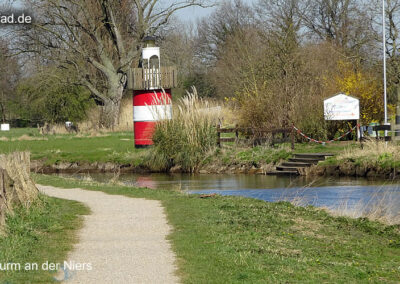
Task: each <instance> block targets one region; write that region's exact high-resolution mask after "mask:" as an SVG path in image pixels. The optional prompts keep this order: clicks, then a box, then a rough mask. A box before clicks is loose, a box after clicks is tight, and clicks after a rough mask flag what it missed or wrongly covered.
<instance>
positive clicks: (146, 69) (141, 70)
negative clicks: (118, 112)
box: [128, 37, 177, 148]
mask: <svg viewBox="0 0 400 284" xmlns="http://www.w3.org/2000/svg"><path fill="white" fill-rule="evenodd" d="M143 41H144V44H145V47H144V48H143V49H142V56H141V62H140V64H139V67H138V68H131V69H130V72H129V74H128V89H129V90H131V91H133V125H134V133H135V147H136V148H141V147H147V146H149V145H152V144H153V140H152V136H153V132H154V128H155V125H156V123H157V121H159V120H163V119H170V118H171V116H172V106H171V98H172V93H171V88H173V87H175V86H176V79H177V76H176V75H177V72H176V69H175V68H174V67H172V66H161V60H160V47H157V46H156V44H155V38H154V37H146V38H144V40H143Z"/></svg>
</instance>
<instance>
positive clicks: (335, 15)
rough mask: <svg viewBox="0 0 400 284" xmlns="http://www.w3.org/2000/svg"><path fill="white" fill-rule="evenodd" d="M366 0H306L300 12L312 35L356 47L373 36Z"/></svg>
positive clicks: (341, 45) (345, 45) (345, 46)
mask: <svg viewBox="0 0 400 284" xmlns="http://www.w3.org/2000/svg"><path fill="white" fill-rule="evenodd" d="M366 2H367V1H364V0H306V2H305V7H304V9H303V13H302V14H301V16H302V19H303V23H304V26H305V27H306V28H307V29H308V30H309V31H310V33H311V34H312V35H316V36H317V37H318V38H319V39H321V40H327V41H330V42H332V43H334V44H335V45H337V46H340V47H343V48H347V49H350V50H357V49H359V48H360V47H361V46H363V45H364V44H366V43H368V42H369V41H371V40H373V37H372V36H371V31H372V26H371V25H372V19H371V15H369V14H368V13H367V11H368V9H367V7H366Z"/></svg>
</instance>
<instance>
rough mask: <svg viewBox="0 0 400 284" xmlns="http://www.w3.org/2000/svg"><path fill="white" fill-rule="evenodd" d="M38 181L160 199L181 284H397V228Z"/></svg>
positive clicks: (159, 193) (253, 205) (242, 202)
mask: <svg viewBox="0 0 400 284" xmlns="http://www.w3.org/2000/svg"><path fill="white" fill-rule="evenodd" d="M34 178H35V180H36V182H38V183H40V184H48V185H54V186H59V187H65V188H73V187H81V188H85V189H90V190H99V191H103V192H106V193H109V194H120V195H125V196H129V197H140V198H148V199H156V200H161V202H162V204H163V206H164V207H165V209H166V213H167V216H168V220H169V223H170V224H171V225H172V226H173V228H174V230H173V232H172V233H171V235H170V237H169V238H170V240H171V242H172V245H173V249H174V251H175V253H176V254H177V257H178V267H179V275H180V276H181V277H182V279H183V282H184V283H245V282H246V283H297V282H303V283H304V282H306V283H316V282H325V283H332V282H334V283H356V282H357V283H360V282H361V283H363V282H371V283H382V282H386V283H398V281H399V279H400V269H399V266H400V234H399V227H398V226H385V225H382V224H380V223H377V222H370V221H368V220H365V219H357V220H355V219H350V218H344V217H332V216H331V215H329V214H328V213H326V212H325V211H322V210H318V209H316V208H314V207H306V208H303V207H295V206H293V205H291V204H289V203H286V202H280V203H268V202H264V201H261V200H254V199H248V198H242V197H222V196H217V197H215V198H209V199H202V198H200V197H199V196H197V195H186V194H184V193H181V192H175V191H167V190H151V189H144V188H133V187H126V186H119V185H109V184H96V183H90V182H87V181H76V180H71V179H62V178H59V177H55V176H44V175H35V177H34Z"/></svg>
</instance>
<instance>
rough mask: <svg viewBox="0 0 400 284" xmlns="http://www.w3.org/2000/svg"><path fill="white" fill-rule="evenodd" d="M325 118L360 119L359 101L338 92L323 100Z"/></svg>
mask: <svg viewBox="0 0 400 284" xmlns="http://www.w3.org/2000/svg"><path fill="white" fill-rule="evenodd" d="M324 115H325V120H357V119H360V101H359V100H358V99H356V98H354V97H351V96H347V95H345V94H338V95H336V96H333V97H331V98H328V99H326V100H324Z"/></svg>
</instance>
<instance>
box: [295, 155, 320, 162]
mask: <svg viewBox="0 0 400 284" xmlns="http://www.w3.org/2000/svg"><path fill="white" fill-rule="evenodd" d="M294 157H295V158H296V159H313V160H315V161H324V160H325V156H322V155H311V154H294Z"/></svg>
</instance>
